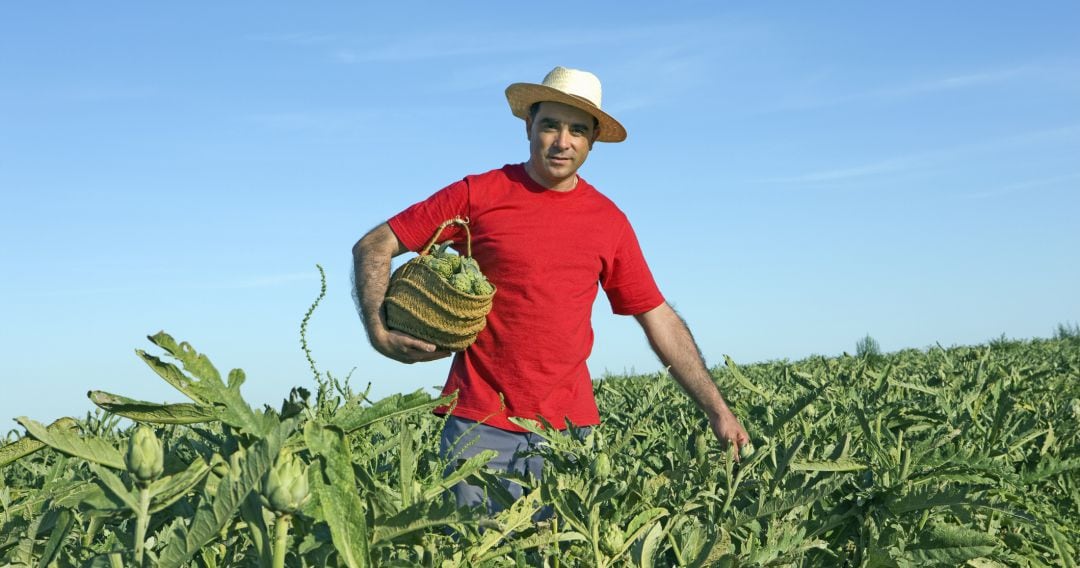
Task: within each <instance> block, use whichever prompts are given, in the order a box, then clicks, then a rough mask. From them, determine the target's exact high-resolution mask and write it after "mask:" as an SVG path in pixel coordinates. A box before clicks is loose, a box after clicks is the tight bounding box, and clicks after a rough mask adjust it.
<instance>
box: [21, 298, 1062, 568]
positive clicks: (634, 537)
mask: <svg viewBox="0 0 1080 568" xmlns="http://www.w3.org/2000/svg"><path fill="white" fill-rule="evenodd" d="M324 290H325V287H324ZM317 303H318V302H316V304H317ZM314 308H315V306H312V309H314ZM310 315H311V312H309V313H308V316H310ZM304 321H305V327H306V323H307V318H305V320H304ZM303 329H304V327H302V330H303ZM302 339H303V331H302ZM150 340H151V342H152V343H153V344H154V345H155V346H156V347H157V348H158V349H160V350H161V351H163V352H164V355H155V354H152V353H147V352H144V351H139V352H138V354H139V356H140V357H141V358H142V359H143V361H145V362H146V363H147V365H148V366H149V367H150V368H151V369H152V370H153V371H154V372H155V373H156V374H157V375H158V376H160V377H161V378H162V379H164V380H165V381H167V382H169V384H171V385H172V386H174V387H175V388H176V389H177V390H178V391H179V392H180V393H181V394H182V395H184V396H185V397H186V399H187V400H186V401H185V402H178V403H175V404H165V405H161V404H152V403H147V402H141V401H136V400H131V399H128V398H125V397H122V396H119V395H115V394H110V393H104V392H100V391H92V392H91V393H90V398H91V400H92V401H93V402H94V403H95V404H97V405H98V406H99V407H100V408H102V409H104V410H103V411H99V412H97V413H95V414H88V415H87V417H86V418H85V419H83V420H73V419H69V418H65V419H60V420H58V421H56V422H55V423H53V424H51V425H48V426H46V425H43V424H40V423H37V422H34V421H33V420H29V419H26V418H20V419H19V423H20V424H21V425H22V426H23V428H24V429H25V435H22V436H17V437H13V438H12V439H9V440H8V442H7V443H6V444H5V445H3V446H0V467H2V468H3V469H2V470H0V473H2V476H0V479H2V482H3V486H2V487H0V565H13V566H23V565H25V566H140V565H142V566H164V567H179V566H205V567H218V566H265V567H271V566H274V567H276V566H349V567H356V566H445V567H451V566H564V567H572V566H592V567H607V566H639V567H650V566H656V567H661V566H893V567H907V566H912V567H913V566H971V567H976V568H981V567H992V566H1068V567H1071V566H1076V558H1077V555H1078V551H1077V545H1076V544H1075V543H1077V542H1080V427H1078V416H1077V414H1080V340H1078V339H1077V338H1076V337H1065V338H1060V339H1055V340H1041V339H1037V340H1029V341H1005V340H1000V341H995V342H991V343H990V344H987V345H981V346H972V347H952V348H940V347H935V348H932V349H929V350H925V351H917V350H908V351H903V352H899V353H893V354H885V355H881V354H876V353H875V356H874V357H873V358H870V357H855V356H848V355H844V356H841V357H833V358H826V357H814V358H810V359H806V360H803V361H799V362H786V361H783V362H771V363H763V364H757V365H748V366H745V367H739V366H737V365H736V364H735V363H734V362H733V361H731V360H730V359H729V360H727V361H726V364H725V365H723V366H720V367H717V368H715V369H714V376H715V378H716V380H717V381H718V383H719V384H720V386H721V388H722V389H723V392H724V393H725V394H726V395H727V396H728V398H729V402H730V403H731V405H732V407H733V409H734V410H735V412H736V414H737V415H739V416H740V417H741V418H742V419H743V421H744V424H745V425H746V427H747V429H748V430H749V431H750V433H751V437H752V439H753V441H754V446H755V448H756V451H755V452H754V453H753V454H752V455H748V456H747V457H746V458H744V459H742V460H741V461H739V462H738V463H736V461H735V460H734V459H733V456H732V455H731V454H730V453H729V452H727V451H723V450H721V449H720V448H719V446H718V444H716V442H715V440H714V438H713V436H712V434H711V433H710V432H709V431H708V426H707V423H706V421H705V419H704V418H703V416H702V415H701V413H700V412H699V411H698V410H696V408H694V406H693V405H692V403H691V402H690V401H689V400H688V399H687V398H686V397H685V395H683V394H682V393H681V392H680V391H679V390H678V387H677V386H676V385H675V383H674V382H673V381H671V380H670V379H668V378H667V377H665V376H663V374H662V373H661V374H659V375H650V376H636V377H607V378H605V379H604V380H600V381H597V382H595V383H594V385H595V390H596V395H597V399H598V403H599V405H600V408H601V411H602V413H603V420H604V422H603V424H602V425H601V426H600V427H597V428H594V429H592V430H591V431H590V432H588V433H587V434H585V433H580V434H581V435H577V436H562V435H555V434H552V431H551V430H550V425H547V424H540V423H536V422H531V421H524V420H521V421H519V424H521V425H522V426H524V427H526V428H529V429H531V430H533V431H535V432H536V433H538V434H539V435H541V436H543V437H544V438H545V439H546V440H547V441H548V444H547V445H546V446H545V447H543V448H542V449H541V450H540V451H541V452H542V453H543V454H544V455H545V456H546V458H547V463H548V467H547V469H546V470H545V472H544V475H543V478H542V479H540V480H531V479H518V480H517V481H519V482H520V483H522V484H524V485H525V486H526V487H529V488H531V491H530V492H529V494H528V495H527V496H526V497H525V498H523V499H521V500H519V501H517V502H515V503H514V504H513V505H512V506H510V507H509V508H508V509H506V510H505V511H503V512H502V513H500V514H499V515H497V516H495V517H486V516H484V515H483V514H481V513H479V512H476V511H469V510H459V509H457V508H456V507H455V506H454V500H453V498H452V496H450V495H449V493H448V491H447V487H449V486H450V485H451V484H453V483H455V482H457V481H460V480H470V481H471V482H472V483H476V484H481V485H485V486H486V487H488V489H489V491H490V492H491V495H492V496H493V498H495V499H508V496H507V495H506V494H505V493H504V492H503V491H502V490H501V489H500V488H501V486H500V485H499V483H498V479H497V477H496V474H494V473H492V472H489V471H487V470H485V469H484V468H483V462H484V461H485V460H486V455H481V456H477V457H476V458H473V459H470V460H466V461H463V462H461V463H460V464H458V467H457V470H456V473H455V474H454V475H453V476H451V477H449V478H445V479H444V478H443V476H442V472H443V469H444V467H445V465H446V464H445V463H444V462H442V461H441V460H440V458H439V457H438V455H437V449H438V435H439V430H440V428H441V419H440V418H439V417H436V416H434V415H432V414H431V409H433V408H434V407H436V406H439V405H442V404H446V403H448V402H452V401H448V400H444V399H436V398H433V397H431V396H428V395H427V394H425V393H423V392H416V393H413V394H409V395H395V396H392V397H389V398H387V399H383V400H379V401H376V402H370V401H368V400H367V398H366V397H365V396H364V394H363V393H357V392H353V391H352V389H351V388H350V387H349V385H348V382H347V381H345V382H342V381H339V380H337V379H335V378H334V377H332V376H331V375H329V374H322V373H319V372H318V371H316V372H315V384H314V385H313V388H312V391H310V392H309V391H308V390H307V389H304V388H296V389H294V390H293V391H292V392H291V393H289V396H288V398H287V399H286V400H285V401H284V402H283V403H282V405H281V407H280V408H278V409H269V408H266V409H255V408H252V407H251V406H250V405H249V404H248V403H247V402H245V401H244V399H243V398H242V396H241V394H240V386H241V385H242V383H243V382H244V378H245V377H244V373H243V372H242V371H240V370H233V371H231V372H230V373H229V374H228V375H227V378H226V379H224V380H223V379H222V377H221V375H220V374H219V372H218V371H217V370H216V369H215V368H214V366H213V365H212V364H211V363H210V361H209V359H208V358H207V357H206V356H205V355H203V354H200V353H198V352H197V351H196V350H195V349H194V348H193V347H192V346H190V345H189V344H187V343H182V342H177V341H175V340H174V339H173V338H171V337H170V336H168V335H167V334H164V333H159V334H157V335H155V336H153V337H151V338H150ZM304 349H305V352H307V346H306V343H305V344H304ZM308 357H309V360H310V353H309V352H308ZM312 368H313V369H315V365H314V362H312ZM119 417H126V418H128V419H130V420H131V421H133V423H134V424H135V425H134V426H126V424H127V421H122V420H121V419H120V418H119ZM543 507H549V508H550V509H551V510H553V511H554V515H553V516H552V518H551V519H550V520H548V521H544V522H541V523H534V522H533V521H532V517H533V514H534V513H535V512H536V511H538V510H540V509H541V508H543Z"/></svg>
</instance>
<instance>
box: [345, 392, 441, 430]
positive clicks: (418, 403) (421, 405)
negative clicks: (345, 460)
mask: <svg viewBox="0 0 1080 568" xmlns="http://www.w3.org/2000/svg"><path fill="white" fill-rule="evenodd" d="M455 398H456V397H455V396H447V397H442V398H438V399H434V398H432V397H431V395H430V394H428V393H426V392H424V390H423V389H421V390H418V391H416V392H414V393H411V394H400V393H399V394H394V395H391V396H388V397H386V398H384V399H381V400H379V401H377V402H375V403H374V404H372V405H371V406H361V405H360V404H359V401H356V402H353V403H350V404H347V405H345V406H344V407H342V409H341V410H339V411H338V413H337V414H335V415H334V417H333V418H332V419H331V425H333V426H336V427H338V428H340V429H342V430H343V431H344V432H345V433H351V432H354V431H356V430H358V429H360V428H364V427H366V426H371V425H373V424H376V423H378V422H382V421H384V420H388V419H390V418H394V417H396V416H402V415H405V414H410V413H413V412H417V413H419V412H426V411H430V410H433V409H435V408H438V407H440V406H448V405H450V404H452V403H453V401H454V400H455Z"/></svg>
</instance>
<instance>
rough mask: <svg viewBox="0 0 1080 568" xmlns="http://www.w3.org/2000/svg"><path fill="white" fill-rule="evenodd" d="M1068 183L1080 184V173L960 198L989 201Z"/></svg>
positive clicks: (1006, 186)
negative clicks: (994, 198) (993, 198)
mask: <svg viewBox="0 0 1080 568" xmlns="http://www.w3.org/2000/svg"><path fill="white" fill-rule="evenodd" d="M1068 182H1080V173H1076V174H1066V175H1061V176H1053V177H1048V178H1040V179H1032V180H1026V181H1022V182H1017V183H1011V184H1009V185H1004V186H1001V187H998V188H994V189H989V190H986V191H977V192H973V193H965V194H962V195H960V197H963V198H967V199H987V198H990V197H998V196H1001V195H1008V194H1010V193H1015V192H1017V191H1025V190H1029V189H1039V188H1043V187H1050V186H1057V185H1062V184H1065V183H1068Z"/></svg>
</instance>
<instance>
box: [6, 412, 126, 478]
mask: <svg viewBox="0 0 1080 568" xmlns="http://www.w3.org/2000/svg"><path fill="white" fill-rule="evenodd" d="M15 420H16V421H17V422H18V423H19V424H22V426H23V428H26V431H27V432H29V433H30V435H31V436H33V437H34V438H36V439H37V440H38V441H39V442H42V443H44V444H45V445H47V446H49V447H50V448H52V449H54V450H56V451H58V452H63V453H65V454H67V455H69V456H73V457H76V458H82V459H84V460H86V461H89V462H93V463H98V464H101V465H103V466H106V467H111V468H113V469H118V470H126V469H127V466H125V465H124V456H123V454H121V453H120V451H119V450H117V449H116V448H115V447H113V445H112V444H111V443H110V442H107V441H105V440H102V439H100V438H92V437H87V438H83V437H80V436H79V434H78V433H77V432H76V431H75V430H67V429H63V428H55V429H52V430H50V429H48V428H46V427H45V426H44V425H42V424H41V423H39V422H36V421H34V420H31V419H30V418H27V417H25V416H20V417H18V418H16V419H15Z"/></svg>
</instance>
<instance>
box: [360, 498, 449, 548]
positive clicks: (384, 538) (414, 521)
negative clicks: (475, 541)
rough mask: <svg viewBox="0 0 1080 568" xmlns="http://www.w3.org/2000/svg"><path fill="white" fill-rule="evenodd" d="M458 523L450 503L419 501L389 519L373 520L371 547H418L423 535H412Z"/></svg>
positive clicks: (446, 500)
mask: <svg viewBox="0 0 1080 568" xmlns="http://www.w3.org/2000/svg"><path fill="white" fill-rule="evenodd" d="M460 520H461V518H460V517H459V515H458V509H457V506H456V505H455V503H454V502H453V501H452V500H449V499H445V500H439V501H427V502H425V501H421V502H419V503H416V504H415V505H412V506H411V507H407V508H405V509H402V510H401V511H398V512H397V513H396V514H395V515H393V516H392V517H388V518H378V519H376V520H375V530H374V531H372V535H371V543H372V545H379V544H393V545H402V544H422V542H423V538H422V537H423V534H416V533H418V532H421V531H429V530H431V529H441V528H443V527H452V526H453V525H454V524H456V523H457V522H459V521H460Z"/></svg>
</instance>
